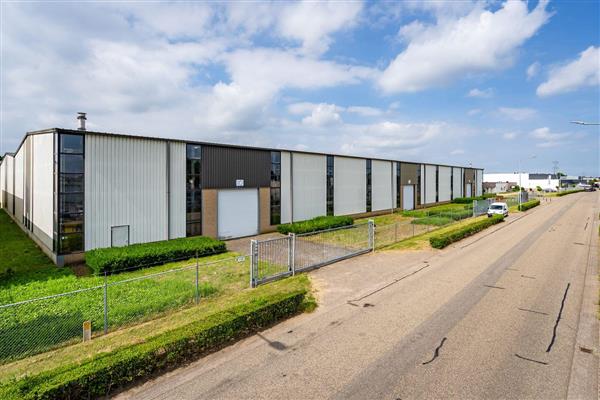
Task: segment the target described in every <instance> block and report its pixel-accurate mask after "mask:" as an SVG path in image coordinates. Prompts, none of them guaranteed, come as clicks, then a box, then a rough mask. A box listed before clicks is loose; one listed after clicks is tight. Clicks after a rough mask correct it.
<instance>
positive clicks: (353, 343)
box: [119, 193, 599, 399]
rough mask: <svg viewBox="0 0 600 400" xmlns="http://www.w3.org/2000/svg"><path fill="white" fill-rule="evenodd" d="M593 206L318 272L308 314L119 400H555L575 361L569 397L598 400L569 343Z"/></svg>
mask: <svg viewBox="0 0 600 400" xmlns="http://www.w3.org/2000/svg"><path fill="white" fill-rule="evenodd" d="M598 199H599V197H598V195H597V193H582V194H575V195H570V196H565V197H563V198H559V199H556V200H554V201H552V202H551V203H548V204H543V205H542V206H541V207H538V208H536V209H533V210H530V211H529V212H527V213H525V214H520V215H513V216H511V217H509V219H508V221H507V222H505V223H503V224H500V225H498V226H495V227H493V228H490V229H488V230H487V231H485V232H482V233H480V234H478V235H476V236H474V237H471V238H469V239H466V240H463V241H461V242H460V243H456V244H454V245H452V246H451V247H450V248H447V249H445V250H443V251H421V252H393V251H391V252H379V253H375V254H372V255H365V256H361V257H356V258H353V259H350V260H346V261H343V262H340V263H337V264H334V265H330V266H328V267H325V268H322V269H320V270H318V271H315V272H313V273H311V276H312V277H313V281H314V282H315V285H316V286H317V288H318V297H319V300H320V304H321V306H320V307H319V308H318V309H317V311H316V312H314V313H312V314H304V315H301V316H298V317H296V318H293V319H291V320H288V321H286V322H284V323H282V324H279V325H277V326H275V327H273V328H271V329H268V330H266V331H264V332H262V333H261V334H259V335H255V336H253V337H250V338H248V339H246V340H243V341H241V342H239V343H237V344H235V345H233V346H230V347H228V348H226V349H224V350H222V351H220V352H217V353H214V354H212V355H210V356H208V357H205V358H203V359H201V360H199V361H197V362H195V363H193V364H191V365H189V366H186V367H184V368H180V369H178V370H175V371H173V372H170V373H168V374H165V375H163V376H161V377H159V378H156V379H155V380H153V381H150V382H148V383H146V384H144V385H142V386H139V387H137V388H134V389H131V390H129V391H127V392H125V393H122V394H121V395H120V396H119V398H132V399H174V398H177V399H212V398H215V399H238V398H273V399H280V398H287V399H293V398H297V399H322V398H335V399H413V398H431V399H440V398H453V399H476V398H482V399H483V398H484V399H555V398H556V399H559V398H566V397H567V393H568V390H569V389H570V388H569V383H570V377H571V370H572V366H573V365H574V363H573V357H574V355H575V356H576V357H584V362H588V361H589V363H588V364H587V367H586V371H587V373H588V375H586V378H585V379H584V382H583V384H582V383H581V381H579V383H578V385H580V386H582V387H581V388H579V389H581V390H576V391H574V392H573V393H579V396H580V397H582V398H590V399H596V398H598V392H597V387H598V386H597V377H598V373H597V365H598V362H597V357H598V356H597V353H595V354H594V353H587V352H581V350H580V348H579V347H580V346H579V345H577V344H578V342H577V341H576V337H577V329H578V326H579V322H580V318H579V317H580V311H581V310H582V307H584V308H585V307H588V308H590V307H593V306H594V305H593V304H586V303H585V302H584V303H582V298H583V288H584V283H585V281H586V270H587V271H588V274H587V278H588V279H589V278H590V275H591V274H590V271H594V272H593V273H597V262H596V261H594V264H595V265H590V268H588V265H589V264H590V260H594V258H593V257H590V252H596V253H597V252H598V236H597V235H598V228H597V223H596V222H595V221H596V219H597V217H598V210H599V209H598ZM586 293H587V292H586ZM596 300H597V298H596ZM589 302H591V301H588V303H589ZM595 329H596V330H597V327H596V328H595ZM592 336H593V337H594V339H593V340H594V341H595V342H596V343H593V344H594V345H595V348H594V349H592V350H594V351H595V352H597V347H598V346H597V345H598V343H597V340H598V339H597V332H596V334H595V335H592ZM585 357H591V358H588V359H585ZM586 360H587V361H586ZM590 365H591V366H593V367H590ZM590 368H593V369H596V370H595V371H592V373H589V372H590ZM590 377H591V378H590ZM590 388H592V390H590ZM576 389H577V388H576ZM572 390H573V388H571V391H572Z"/></svg>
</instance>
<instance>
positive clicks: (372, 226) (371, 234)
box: [368, 219, 375, 251]
mask: <svg viewBox="0 0 600 400" xmlns="http://www.w3.org/2000/svg"><path fill="white" fill-rule="evenodd" d="M368 225H369V248H370V249H371V251H375V221H373V220H372V219H370V220H369V222H368Z"/></svg>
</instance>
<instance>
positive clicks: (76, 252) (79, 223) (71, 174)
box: [0, 116, 483, 265]
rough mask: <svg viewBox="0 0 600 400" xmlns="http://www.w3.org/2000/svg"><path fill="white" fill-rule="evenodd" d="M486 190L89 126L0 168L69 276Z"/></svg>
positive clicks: (425, 172)
mask: <svg viewBox="0 0 600 400" xmlns="http://www.w3.org/2000/svg"><path fill="white" fill-rule="evenodd" d="M83 118H85V116H83ZM81 122H82V123H84V122H85V120H84V119H82V121H81ZM482 182H483V170H482V169H477V168H466V167H460V166H450V165H435V164H427V163H414V162H404V161H399V160H385V159H376V158H363V157H353V156H345V155H332V154H320V153H311V152H305V151H296V150H282V149H269V148H255V147H245V146H235V145H226V144H216V143H203V142H193V141H183V140H175V139H163V138H153V137H141V136H130V135H121V134H112V133H102V132H91V131H86V130H85V126H84V125H83V126H82V127H80V129H78V130H70V129H59V128H53V129H47V130H42V131H35V132H29V133H27V134H26V135H25V137H24V138H23V140H22V142H21V144H20V145H19V147H18V149H17V150H16V152H15V153H7V154H6V155H5V157H4V159H3V160H2V163H1V164H0V191H1V196H0V204H1V206H2V208H4V209H5V210H6V211H7V212H8V214H9V215H11V216H12V218H13V219H14V220H15V221H16V222H17V223H18V224H19V225H20V226H21V227H22V228H23V229H24V230H25V231H26V232H27V233H28V234H29V235H30V236H31V237H32V238H33V239H34V240H35V241H36V242H37V243H38V244H39V245H40V247H41V248H42V249H43V250H44V251H45V252H46V253H47V254H48V255H49V256H50V257H51V258H52V259H53V260H54V262H55V263H57V264H58V265H63V264H65V263H71V262H78V261H81V260H82V259H83V255H84V252H85V251H88V250H91V249H95V248H102V247H111V246H123V245H128V244H134V243H144V242H153V241H159V240H166V239H174V238H181V237H186V236H194V235H205V236H211V237H218V238H223V239H227V238H235V237H243V236H250V235H255V234H258V233H263V232H270V231H273V230H274V229H275V228H276V226H277V225H278V224H281V223H288V222H292V221H302V220H306V219H310V218H313V217H316V216H321V215H352V216H367V215H375V214H381V213H387V212H390V211H391V210H394V209H396V208H401V209H407V210H408V209H413V208H419V207H422V206H425V205H432V204H436V203H445V202H449V201H451V200H452V199H453V198H455V197H468V196H471V195H481V193H482V187H483V185H482Z"/></svg>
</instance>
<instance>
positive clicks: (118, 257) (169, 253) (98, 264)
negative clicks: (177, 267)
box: [85, 236, 227, 274]
mask: <svg viewBox="0 0 600 400" xmlns="http://www.w3.org/2000/svg"><path fill="white" fill-rule="evenodd" d="M225 251H227V248H226V247H225V243H223V242H221V241H220V240H216V239H212V238H208V237H204V236H195V237H189V238H181V239H173V240H164V241H161V242H152V243H140V244H133V245H131V246H125V247H110V248H106V249H95V250H91V251H88V252H86V253H85V262H86V264H87V265H88V266H89V267H90V268H91V269H92V270H93V271H94V273H96V274H101V273H104V272H108V273H112V272H118V271H119V270H132V269H137V268H144V267H148V266H151V265H156V264H161V263H165V262H167V261H175V260H183V259H186V258H192V257H194V256H195V255H196V254H198V256H199V257H200V256H202V257H203V256H208V255H212V254H219V253H223V252H225Z"/></svg>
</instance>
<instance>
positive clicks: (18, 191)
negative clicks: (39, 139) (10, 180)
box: [14, 146, 25, 223]
mask: <svg viewBox="0 0 600 400" xmlns="http://www.w3.org/2000/svg"><path fill="white" fill-rule="evenodd" d="M24 155H25V146H21V148H20V149H19V151H18V152H17V154H15V163H14V166H15V218H16V220H17V221H18V222H19V223H22V222H23V191H24V190H23V189H24V188H23V177H24V175H23V166H24V162H23V160H24V159H25V157H24Z"/></svg>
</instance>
